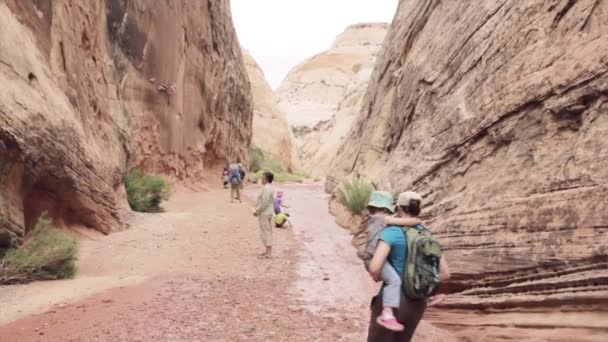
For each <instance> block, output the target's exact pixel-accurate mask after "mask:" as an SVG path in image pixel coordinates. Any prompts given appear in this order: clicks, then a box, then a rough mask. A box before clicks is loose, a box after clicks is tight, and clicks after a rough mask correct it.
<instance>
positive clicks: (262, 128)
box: [243, 51, 297, 170]
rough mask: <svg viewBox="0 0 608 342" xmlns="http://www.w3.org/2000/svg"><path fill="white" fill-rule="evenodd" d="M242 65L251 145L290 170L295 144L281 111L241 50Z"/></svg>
mask: <svg viewBox="0 0 608 342" xmlns="http://www.w3.org/2000/svg"><path fill="white" fill-rule="evenodd" d="M243 55H244V57H245V66H246V67H247V73H248V75H249V81H250V82H251V93H252V96H253V128H252V135H253V136H252V140H251V145H252V146H255V147H258V148H260V149H261V150H262V151H263V152H264V156H265V157H267V156H269V157H270V158H273V159H277V160H280V161H281V163H282V164H283V166H285V167H286V168H287V169H289V170H292V169H294V168H295V167H296V165H297V153H296V150H295V148H296V145H295V142H294V139H293V134H292V132H291V128H290V127H289V124H288V123H287V117H286V115H285V113H284V112H283V111H282V110H281V109H280V108H279V104H278V100H277V98H276V96H275V94H274V92H273V90H272V88H270V84H268V81H266V77H265V76H264V72H263V71H262V69H261V68H260V66H259V65H258V63H257V62H256V61H255V59H254V58H253V57H252V56H251V54H249V52H247V51H244V52H243Z"/></svg>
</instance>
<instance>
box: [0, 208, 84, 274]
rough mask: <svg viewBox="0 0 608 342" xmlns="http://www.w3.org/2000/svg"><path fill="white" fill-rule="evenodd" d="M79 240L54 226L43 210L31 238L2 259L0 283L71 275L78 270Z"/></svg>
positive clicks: (0, 262)
mask: <svg viewBox="0 0 608 342" xmlns="http://www.w3.org/2000/svg"><path fill="white" fill-rule="evenodd" d="M77 257H78V243H77V241H76V240H75V239H74V238H72V237H70V236H69V235H67V234H65V233H64V232H62V231H60V230H57V229H55V228H53V227H51V221H50V219H49V218H48V217H47V216H46V215H45V214H43V215H42V216H41V217H40V219H39V220H38V223H37V224H36V227H35V228H34V231H33V232H32V234H31V237H30V240H29V241H27V242H26V243H25V245H24V246H23V247H21V248H18V249H17V248H16V249H10V250H8V252H7V253H6V254H5V255H4V257H3V258H2V259H0V285H5V284H20V283H28V282H32V281H37V280H56V279H65V278H71V277H72V276H74V274H75V273H76V259H77Z"/></svg>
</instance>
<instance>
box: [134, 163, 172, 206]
mask: <svg viewBox="0 0 608 342" xmlns="http://www.w3.org/2000/svg"><path fill="white" fill-rule="evenodd" d="M125 187H126V189H127V198H128V200H129V205H130V206H131V209H133V210H134V211H139V212H144V213H158V212H161V211H162V209H161V207H160V203H161V202H162V201H166V200H168V199H169V185H168V184H167V182H166V181H165V179H164V178H163V177H160V176H151V175H142V174H141V172H139V170H137V169H133V170H131V171H129V174H128V175H127V179H126V181H125Z"/></svg>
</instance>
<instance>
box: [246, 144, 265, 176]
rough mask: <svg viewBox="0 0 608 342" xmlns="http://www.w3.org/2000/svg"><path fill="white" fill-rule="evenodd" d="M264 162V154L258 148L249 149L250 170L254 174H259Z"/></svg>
mask: <svg viewBox="0 0 608 342" xmlns="http://www.w3.org/2000/svg"><path fill="white" fill-rule="evenodd" d="M263 162H264V152H263V151H262V150H261V149H260V148H258V147H252V148H250V149H249V169H250V170H251V171H252V172H258V171H259V170H260V169H261V168H262V163H263Z"/></svg>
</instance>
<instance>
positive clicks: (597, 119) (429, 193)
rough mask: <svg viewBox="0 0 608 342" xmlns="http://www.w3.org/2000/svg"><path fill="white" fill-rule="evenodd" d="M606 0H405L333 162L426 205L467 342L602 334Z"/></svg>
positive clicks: (435, 314) (606, 335) (337, 176)
mask: <svg viewBox="0 0 608 342" xmlns="http://www.w3.org/2000/svg"><path fill="white" fill-rule="evenodd" d="M607 135H608V2H604V1H597V0H579V1H569V0H563V1H561V0H551V1H543V0H533V1H532V0H531V1H515V0H499V1H489V0H488V1H477V2H474V3H470V2H459V1H447V2H446V1H437V0H422V1H414V0H402V1H401V2H400V5H399V9H398V12H397V14H396V17H395V19H394V22H393V23H392V26H391V28H390V31H389V33H388V37H387V40H386V43H385V45H384V46H383V48H382V51H381V53H380V55H379V57H378V59H377V64H376V66H375V69H374V72H373V75H372V78H371V81H370V84H369V87H368V90H367V93H366V95H365V98H364V100H363V106H362V109H361V111H360V113H359V116H358V119H357V122H356V123H355V124H354V127H353V130H352V131H351V132H350V134H349V135H348V138H347V139H346V140H345V141H344V143H343V144H342V146H341V147H340V150H339V152H338V153H337V157H336V159H335V160H334V161H333V162H332V166H331V167H330V172H331V175H330V177H328V180H327V184H326V189H327V190H328V191H333V190H334V189H335V188H336V186H337V185H338V184H339V182H340V181H341V180H342V179H344V178H346V177H349V176H354V177H363V178H367V179H370V180H372V181H373V182H374V184H375V185H376V186H377V187H378V188H380V189H383V190H389V191H392V192H394V193H395V194H396V193H398V192H400V191H404V190H415V191H418V192H420V193H421V194H422V195H423V196H424V204H425V207H424V210H423V214H424V219H425V220H426V221H427V222H428V225H429V227H430V228H431V230H432V231H433V232H434V233H435V234H436V236H437V237H438V238H439V239H440V240H441V241H442V242H443V244H444V246H445V248H446V255H447V258H448V259H449V262H450V266H451V270H452V273H453V279H452V280H451V281H450V282H449V283H448V284H446V285H447V289H448V291H449V292H450V293H451V295H450V296H449V299H448V300H447V302H446V303H445V305H443V306H442V307H440V308H439V309H437V310H432V311H429V313H428V315H427V317H428V318H430V319H431V320H433V321H434V322H435V323H437V324H439V325H440V326H442V327H445V328H448V329H450V330H452V331H454V332H455V333H456V334H457V335H458V336H459V337H461V338H462V339H463V340H468V341H499V340H526V341H549V340H550V341H605V340H607V339H608V201H607V200H606V198H607V196H608V139H607V138H606V137H607Z"/></svg>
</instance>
